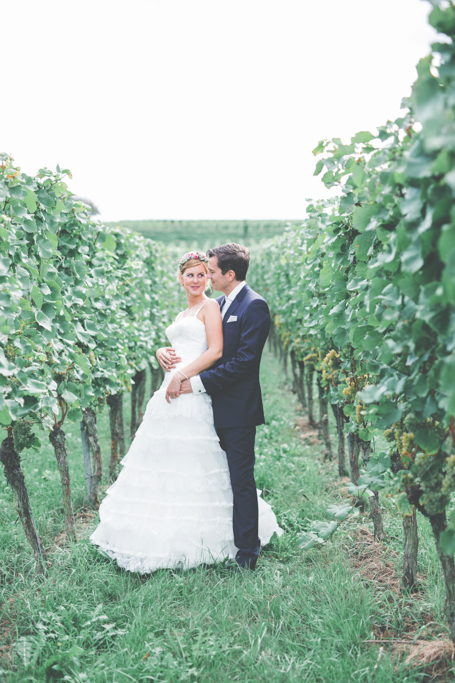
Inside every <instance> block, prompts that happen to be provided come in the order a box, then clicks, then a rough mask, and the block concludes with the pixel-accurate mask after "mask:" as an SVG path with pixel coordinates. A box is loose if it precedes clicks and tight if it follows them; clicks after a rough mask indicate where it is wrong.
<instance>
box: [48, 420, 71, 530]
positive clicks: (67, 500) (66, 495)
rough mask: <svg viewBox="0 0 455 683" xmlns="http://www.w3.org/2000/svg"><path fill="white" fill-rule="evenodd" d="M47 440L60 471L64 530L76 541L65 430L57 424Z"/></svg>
mask: <svg viewBox="0 0 455 683" xmlns="http://www.w3.org/2000/svg"><path fill="white" fill-rule="evenodd" d="M49 441H50V442H51V444H52V446H53V448H54V452H55V457H56V458H57V467H58V471H59V473H60V481H61V484H62V498H63V515H64V519H65V531H66V535H67V537H68V539H69V540H70V541H76V540H77V535H76V524H75V521H74V514H73V504H72V502H71V484H70V473H69V469H68V458H67V455H66V445H65V441H66V437H65V432H64V431H63V429H62V428H61V427H58V426H57V425H56V426H55V427H53V428H52V429H51V431H50V433H49Z"/></svg>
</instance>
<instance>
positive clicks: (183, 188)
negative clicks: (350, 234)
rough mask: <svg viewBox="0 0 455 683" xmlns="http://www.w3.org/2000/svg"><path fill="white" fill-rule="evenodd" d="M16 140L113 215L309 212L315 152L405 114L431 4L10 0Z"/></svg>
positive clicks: (6, 72) (6, 46) (397, 0)
mask: <svg viewBox="0 0 455 683" xmlns="http://www.w3.org/2000/svg"><path fill="white" fill-rule="evenodd" d="M0 5H1V8H0V16H1V24H2V40H1V48H2V64H3V66H2V76H1V82H2V98H1V107H0V150H2V151H5V152H7V153H9V154H11V155H12V156H13V157H14V158H15V160H16V162H17V164H18V165H19V166H21V167H22V170H23V171H25V172H27V173H35V172H36V171H37V170H38V168H40V167H42V166H47V167H49V168H52V169H54V168H55V166H56V164H60V166H61V167H62V168H69V169H71V171H72V173H73V180H72V181H71V184H70V187H71V189H72V191H73V192H75V193H77V194H79V195H82V196H84V197H88V198H90V199H91V200H93V201H94V202H95V204H96V205H97V206H98V207H99V209H100V211H101V218H102V219H103V220H106V221H109V220H122V219H210V218H212V219H220V218H226V219H244V218H246V219H254V218H258V219H260V218H263V219H265V218H269V219H298V218H301V217H302V216H303V213H304V207H305V198H307V197H313V198H317V197H321V196H324V188H323V185H322V183H321V181H320V180H319V178H314V177H313V170H314V166H315V162H316V160H315V158H314V157H313V155H312V153H311V150H312V149H313V148H314V147H315V146H316V144H317V143H318V141H319V140H320V139H322V138H330V137H341V138H342V139H344V140H348V139H349V138H350V137H351V136H352V135H353V134H354V133H356V132H357V131H359V130H372V129H374V127H375V126H377V125H382V124H383V123H385V122H386V121H387V119H392V118H395V117H396V116H397V115H398V114H399V109H400V102H401V98H402V97H403V96H407V95H409V93H410V86H411V84H412V82H413V81H414V80H415V78H416V71H415V65H416V63H417V61H418V60H419V58H421V57H423V56H424V55H426V54H427V53H428V51H429V45H430V43H431V42H432V40H434V33H433V31H432V30H431V29H430V27H429V26H428V24H427V15H428V12H429V9H430V6H429V4H428V3H427V2H422V1H421V0H319V1H317V0H311V1H310V0H128V2H127V1H125V0H123V2H119V0H90V1H87V0H77V2H76V1H75V0H55V1H54V0H41V1H40V2H36V0H16V1H15V2H6V0H2V1H1V2H0Z"/></svg>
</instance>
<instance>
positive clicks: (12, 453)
mask: <svg viewBox="0 0 455 683" xmlns="http://www.w3.org/2000/svg"><path fill="white" fill-rule="evenodd" d="M0 460H1V462H2V464H3V468H4V472H5V477H6V481H7V482H8V484H9V486H11V488H12V490H13V493H14V502H15V504H16V510H17V514H18V515H19V519H20V520H21V522H22V526H23V527H24V532H25V536H26V538H27V540H28V542H29V543H30V545H31V546H32V550H33V554H34V556H35V567H36V572H37V574H45V573H46V554H45V552H44V548H43V546H42V545H41V542H40V539H39V536H38V532H37V530H36V527H35V524H34V521H33V513H32V508H31V505H30V498H29V496H28V491H27V486H26V484H25V477H24V473H23V471H22V468H21V459H20V457H19V454H18V453H17V452H16V449H15V448H14V440H13V436H12V428H11V427H9V428H8V436H7V437H6V439H4V440H3V441H2V445H1V448H0Z"/></svg>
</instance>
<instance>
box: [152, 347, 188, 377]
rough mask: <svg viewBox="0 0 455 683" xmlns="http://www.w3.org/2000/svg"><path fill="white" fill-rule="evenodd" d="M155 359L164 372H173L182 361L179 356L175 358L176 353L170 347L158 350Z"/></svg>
mask: <svg viewBox="0 0 455 683" xmlns="http://www.w3.org/2000/svg"><path fill="white" fill-rule="evenodd" d="M156 358H157V360H158V363H159V364H160V365H161V367H162V368H163V370H165V371H166V372H170V371H171V370H173V369H174V368H175V366H176V365H177V364H178V363H180V362H181V360H182V359H181V358H180V357H179V356H177V354H176V352H175V351H174V349H173V348H172V347H171V346H165V347H163V348H161V349H158V351H157V352H156Z"/></svg>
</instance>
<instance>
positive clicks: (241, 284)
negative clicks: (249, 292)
mask: <svg viewBox="0 0 455 683" xmlns="http://www.w3.org/2000/svg"><path fill="white" fill-rule="evenodd" d="M245 285H246V281H245V280H242V282H239V284H238V285H237V287H236V288H235V289H233V290H232V292H231V293H230V294H229V296H227V297H226V300H227V301H230V302H231V304H232V302H233V301H234V299H235V297H236V296H237V294H238V293H239V292H241V291H242V289H243V288H244V287H245Z"/></svg>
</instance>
